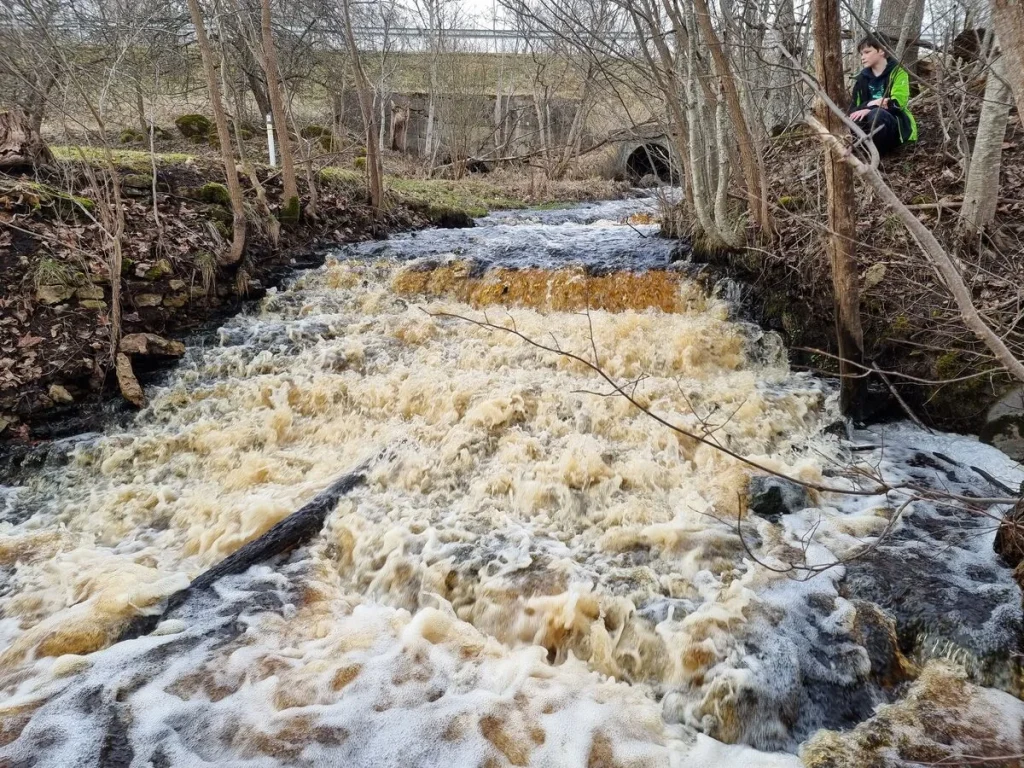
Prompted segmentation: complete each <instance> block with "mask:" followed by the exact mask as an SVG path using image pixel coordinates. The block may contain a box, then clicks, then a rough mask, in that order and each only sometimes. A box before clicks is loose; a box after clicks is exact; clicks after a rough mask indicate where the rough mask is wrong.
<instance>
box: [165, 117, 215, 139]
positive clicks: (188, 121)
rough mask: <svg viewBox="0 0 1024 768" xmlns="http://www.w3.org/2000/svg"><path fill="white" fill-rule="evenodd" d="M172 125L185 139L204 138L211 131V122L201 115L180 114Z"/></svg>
mask: <svg viewBox="0 0 1024 768" xmlns="http://www.w3.org/2000/svg"><path fill="white" fill-rule="evenodd" d="M174 125H175V126H177V128H178V130H179V131H181V135H182V136H184V137H185V138H186V139H195V138H206V137H207V136H209V135H210V133H211V132H212V131H213V123H212V122H211V121H210V119H209V118H208V117H204V116H203V115H182V116H181V117H179V118H177V119H176V120H175V121H174Z"/></svg>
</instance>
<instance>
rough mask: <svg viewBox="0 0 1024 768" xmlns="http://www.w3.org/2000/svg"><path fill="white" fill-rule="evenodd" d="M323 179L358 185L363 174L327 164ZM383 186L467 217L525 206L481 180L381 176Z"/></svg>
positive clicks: (397, 195)
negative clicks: (462, 212)
mask: <svg viewBox="0 0 1024 768" xmlns="http://www.w3.org/2000/svg"><path fill="white" fill-rule="evenodd" d="M320 174H321V176H323V178H325V179H327V180H330V181H335V182H340V183H342V184H345V185H348V186H352V187H358V188H362V186H363V174H362V173H361V172H359V171H354V170H350V169H348V168H338V167H330V168H324V169H323V170H322V171H321V172H320ZM384 188H385V190H386V191H387V192H390V193H391V194H392V195H393V197H394V198H397V199H398V200H400V201H409V202H413V203H418V204H420V205H424V206H428V207H430V208H435V209H441V208H449V209H453V210H457V211H465V212H466V213H468V214H469V215H470V216H474V217H476V216H485V215H486V214H487V213H488V212H489V211H492V210H496V209H501V208H525V207H526V203H525V202H523V201H522V200H519V199H516V198H513V197H509V196H508V195H507V194H506V193H505V192H504V191H503V190H502V189H501V188H500V187H498V186H497V185H495V184H491V183H489V182H487V181H485V180H483V179H461V180H459V181H453V180H451V179H403V178H400V177H397V176H385V177H384Z"/></svg>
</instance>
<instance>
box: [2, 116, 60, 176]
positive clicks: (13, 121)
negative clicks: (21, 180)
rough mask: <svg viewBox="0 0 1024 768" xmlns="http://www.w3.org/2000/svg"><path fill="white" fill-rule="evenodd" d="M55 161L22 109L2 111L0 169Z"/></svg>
mask: <svg viewBox="0 0 1024 768" xmlns="http://www.w3.org/2000/svg"><path fill="white" fill-rule="evenodd" d="M51 162H53V155H52V154H51V153H50V150H49V149H48V148H47V146H46V144H45V143H44V142H43V140H42V139H41V138H39V132H38V131H36V130H35V129H33V128H32V126H31V125H30V124H29V121H28V118H27V117H26V116H25V115H24V113H22V112H21V111H20V110H15V109H9V110H3V111H0V171H11V170H15V169H21V168H34V167H35V166H39V165H46V164H47V163H51Z"/></svg>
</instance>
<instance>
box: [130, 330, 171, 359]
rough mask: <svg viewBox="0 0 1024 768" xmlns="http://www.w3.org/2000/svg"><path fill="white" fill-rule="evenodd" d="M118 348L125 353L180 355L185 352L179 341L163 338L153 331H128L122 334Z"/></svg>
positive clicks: (164, 355) (163, 355)
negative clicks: (126, 333) (124, 334)
mask: <svg viewBox="0 0 1024 768" xmlns="http://www.w3.org/2000/svg"><path fill="white" fill-rule="evenodd" d="M119 349H120V351H121V352H123V353H124V354H126V355H160V356H162V357H181V356H182V355H184V354H185V345H184V344H182V343H181V342H180V341H172V340H171V339H165V338H164V337H163V336H157V335H156V334H155V333H129V334H128V335H126V336H122V337H121V345H120V347H119Z"/></svg>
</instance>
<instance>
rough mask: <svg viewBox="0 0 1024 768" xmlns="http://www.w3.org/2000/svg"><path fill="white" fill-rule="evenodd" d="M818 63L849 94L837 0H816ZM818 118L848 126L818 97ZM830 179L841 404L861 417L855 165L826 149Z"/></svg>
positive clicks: (834, 91)
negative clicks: (854, 192) (844, 69)
mask: <svg viewBox="0 0 1024 768" xmlns="http://www.w3.org/2000/svg"><path fill="white" fill-rule="evenodd" d="M812 15H813V18H814V68H815V71H816V73H817V77H818V82H819V83H820V84H821V86H822V88H823V89H824V90H825V93H826V95H827V96H828V97H829V98H830V99H832V101H833V102H835V103H837V104H839V103H842V101H843V100H844V99H845V97H846V89H845V88H844V83H843V64H842V62H843V48H842V41H841V40H840V36H839V30H840V22H839V2H838V0H813V3H812ZM817 112H818V118H819V120H820V121H821V122H822V123H823V124H824V125H825V128H826V129H827V130H828V132H829V133H830V134H832V135H833V136H835V135H843V134H844V133H845V132H846V129H845V126H844V124H843V121H842V119H841V118H840V117H839V116H838V115H837V114H835V113H834V112H833V111H832V110H831V109H829V107H828V105H827V104H825V103H824V101H823V100H822V99H818V104H817ZM825 185H826V188H827V193H828V227H829V232H831V236H830V237H829V242H828V252H829V257H830V260H831V262H832V288H833V291H834V292H835V315H836V318H835V319H836V340H837V342H838V353H839V374H840V394H839V407H840V410H841V411H842V413H843V415H844V416H850V417H854V418H856V417H858V416H859V415H860V411H861V409H862V407H863V405H864V395H865V392H866V388H865V380H864V378H863V371H864V368H863V367H862V366H863V364H864V333H863V331H862V330H861V325H860V284H859V281H858V275H857V263H856V261H855V260H854V253H853V243H854V237H855V235H856V221H857V203H856V199H855V198H854V194H853V169H852V168H850V166H849V165H847V164H846V163H844V162H843V161H842V160H841V159H840V158H839V157H838V156H837V155H836V154H835V153H834V152H829V151H828V150H827V149H826V156H825Z"/></svg>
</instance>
